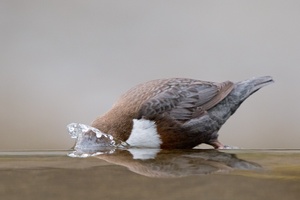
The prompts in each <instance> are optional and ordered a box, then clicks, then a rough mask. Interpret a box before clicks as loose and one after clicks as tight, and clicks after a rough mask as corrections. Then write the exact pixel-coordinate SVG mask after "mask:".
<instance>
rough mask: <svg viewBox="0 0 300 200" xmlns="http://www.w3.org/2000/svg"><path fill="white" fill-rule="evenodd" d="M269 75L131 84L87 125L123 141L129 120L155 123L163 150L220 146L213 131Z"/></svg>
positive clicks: (130, 121)
mask: <svg viewBox="0 0 300 200" xmlns="http://www.w3.org/2000/svg"><path fill="white" fill-rule="evenodd" d="M271 82H272V78H271V77H260V78H253V79H249V80H246V81H242V82H238V83H233V82H230V81H226V82H223V83H214V82H207V81H200V80H194V79H185V78H171V79H159V80H153V81H149V82H146V83H143V84H140V85H137V86H135V87H134V88H132V89H130V90H129V91H128V92H126V93H125V94H123V95H122V96H121V97H120V99H119V100H118V101H117V102H116V103H115V104H114V105H113V107H112V109H111V110H110V111H108V112H107V113H105V114H104V115H103V116H100V117H98V118H97V119H96V120H95V121H94V122H93V123H92V125H91V126H93V127H95V128H97V129H99V130H100V131H101V132H103V133H107V134H111V135H112V136H114V137H115V138H117V139H119V140H122V141H126V140H127V139H128V138H129V136H130V134H131V131H132V128H133V119H147V120H151V121H155V124H156V127H157V132H158V134H159V135H160V138H161V140H162V144H161V146H160V147H161V148H192V147H194V146H196V145H198V144H200V143H207V144H211V145H213V146H214V147H215V148H222V147H224V146H223V145H222V144H221V143H219V142H218V140H217V136H218V134H217V132H218V130H219V129H220V127H221V126H222V125H223V124H224V123H225V121H226V120H227V119H228V118H229V117H230V115H231V114H233V113H234V112H235V110H236V109H237V108H238V106H239V105H240V104H241V103H242V102H243V101H244V100H245V99H246V98H247V97H248V96H250V95H251V94H252V93H254V92H255V91H256V90H258V89H260V88H261V87H263V86H264V85H267V84H269V83H271Z"/></svg>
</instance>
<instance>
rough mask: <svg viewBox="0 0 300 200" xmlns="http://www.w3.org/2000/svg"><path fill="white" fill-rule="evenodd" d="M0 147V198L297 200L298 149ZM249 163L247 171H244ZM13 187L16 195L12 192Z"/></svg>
mask: <svg viewBox="0 0 300 200" xmlns="http://www.w3.org/2000/svg"><path fill="white" fill-rule="evenodd" d="M67 153H69V151H23V152H0V177H1V180H0V196H1V197H3V198H4V199H54V198H57V199H82V198H86V197H87V196H88V197H89V199H134V198H136V199H153V198H155V199H187V198H198V199H199V198H204V199H270V198H272V199H299V197H300V150H224V151H216V150H197V149H196V150H174V151H173V150H172V151H163V152H159V153H158V154H157V156H156V157H155V158H149V159H139V158H135V159H134V156H133V154H132V153H131V152H129V151H120V152H117V153H114V154H109V155H104V156H103V155H100V156H94V157H88V158H71V157H68V156H67ZM249 167H250V168H249ZM16 191H18V192H16Z"/></svg>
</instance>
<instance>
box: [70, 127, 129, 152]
mask: <svg viewBox="0 0 300 200" xmlns="http://www.w3.org/2000/svg"><path fill="white" fill-rule="evenodd" d="M67 129H68V132H69V134H70V135H71V138H76V143H75V146H74V149H75V150H76V151H77V154H92V153H95V152H98V153H99V152H102V153H108V152H109V151H112V150H114V149H115V148H117V147H125V146H126V143H124V142H121V141H118V140H115V139H114V137H113V136H111V135H109V134H106V133H102V132H101V131H100V130H98V129H96V128H94V127H91V126H88V125H85V124H79V123H71V124H69V125H68V126H67Z"/></svg>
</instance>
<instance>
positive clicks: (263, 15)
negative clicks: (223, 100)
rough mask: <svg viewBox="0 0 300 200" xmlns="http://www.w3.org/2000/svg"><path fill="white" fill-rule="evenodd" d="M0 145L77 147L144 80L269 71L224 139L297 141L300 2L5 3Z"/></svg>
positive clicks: (0, 18)
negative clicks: (77, 127)
mask: <svg viewBox="0 0 300 200" xmlns="http://www.w3.org/2000/svg"><path fill="white" fill-rule="evenodd" d="M0 25H1V28H0V67H1V68H0V69H1V71H0V72H1V74H0V95H1V99H0V103H1V116H0V128H1V135H0V150H12V149H68V148H69V147H71V146H72V144H73V143H74V141H73V140H72V139H70V137H69V135H68V134H67V132H66V125H67V124H68V123H70V122H81V123H86V124H89V123H90V122H91V121H92V120H93V119H94V118H95V117H96V116H98V115H100V114H102V113H103V112H105V111H107V110H108V109H109V108H110V107H111V105H112V104H113V102H114V101H115V100H116V99H117V98H118V96H119V95H120V94H121V93H123V92H125V91H126V90H127V89H129V88H130V87H132V86H134V85H135V84H137V83H140V82H143V81H147V80H151V79H157V78H162V77H190V78H196V79H202V80H210V81H224V80H232V81H238V80H243V79H247V78H250V77H253V76H260V75H271V76H273V77H274V79H275V80H276V83H275V84H273V85H270V86H268V87H266V88H264V89H262V90H260V91H259V92H257V93H256V94H254V95H253V96H252V97H250V98H249V99H248V100H247V101H246V102H245V103H244V104H243V105H242V106H241V108H240V109H239V110H238V111H237V113H236V114H235V115H234V116H233V117H232V118H231V119H230V120H229V121H227V123H226V125H224V126H223V128H222V129H221V131H220V139H221V140H222V141H223V142H224V143H226V144H230V145H234V146H240V147H244V148H299V146H300V145H299V142H300V134H299V128H298V127H299V124H300V122H299V120H298V116H299V114H298V113H300V109H299V103H298V101H299V100H298V99H299V84H300V80H299V78H298V77H299V67H300V1H297V0H295V1H291V0H282V1H275V0H268V1H262V0H257V1H254V0H251V1H241V0H236V1H221V0H220V1H212V0H207V1H200V0H195V1H192V0H185V1H183V0H182V1H176V0H172V1H171V0H170V1H161V0H159V1H154V0H151V1H134V0H130V1H125V0H122V1H121V0H120V1H112V0H107V1H99V0H82V1H79V0H77V1H76V0H56V1H55V0H48V1H40V0H37V1H33V0H27V1H23V0H19V1H18V0H1V1H0Z"/></svg>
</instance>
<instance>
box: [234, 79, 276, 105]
mask: <svg viewBox="0 0 300 200" xmlns="http://www.w3.org/2000/svg"><path fill="white" fill-rule="evenodd" d="M273 82H274V81H273V78H272V77H271V76H262V77H253V78H251V79H248V80H245V81H240V82H237V83H235V86H234V89H233V90H232V92H231V93H230V95H231V96H232V98H236V100H237V101H240V103H242V102H243V101H244V100H245V99H247V98H248V97H249V96H250V95H251V94H253V93H254V92H256V91H257V90H259V89H260V88H262V87H265V86H267V85H269V84H271V83H273Z"/></svg>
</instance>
